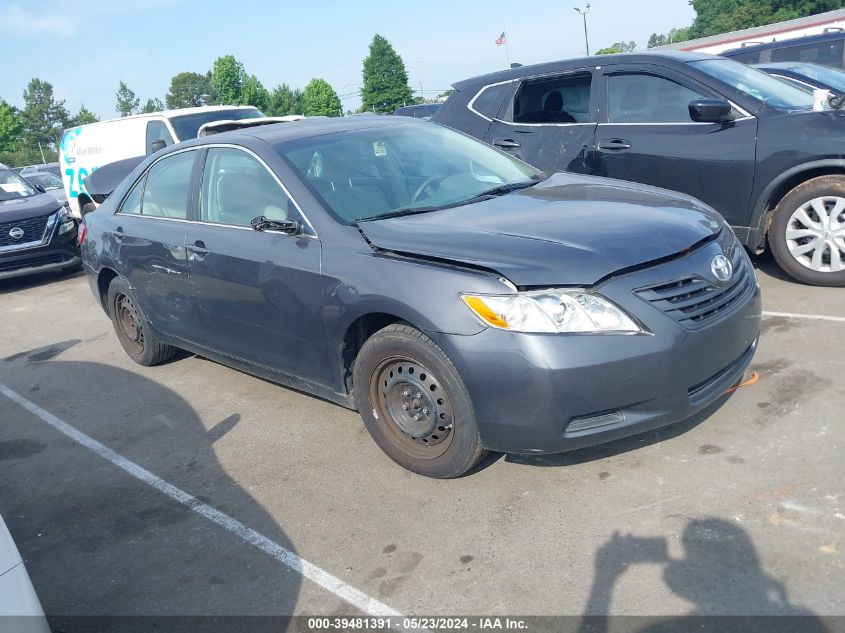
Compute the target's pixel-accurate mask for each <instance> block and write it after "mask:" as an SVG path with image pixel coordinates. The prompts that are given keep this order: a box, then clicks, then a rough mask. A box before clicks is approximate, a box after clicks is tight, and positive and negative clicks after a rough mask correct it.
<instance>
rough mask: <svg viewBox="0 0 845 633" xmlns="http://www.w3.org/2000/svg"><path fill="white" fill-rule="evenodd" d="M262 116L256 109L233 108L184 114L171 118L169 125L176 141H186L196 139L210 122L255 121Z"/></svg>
mask: <svg viewBox="0 0 845 633" xmlns="http://www.w3.org/2000/svg"><path fill="white" fill-rule="evenodd" d="M263 116H264V115H263V114H262V113H261V112H260V111H259V110H257V109H256V108H233V109H232V110H213V111H211V112H200V113H199V114H184V115H182V116H175V117H171V119H170V123H171V124H172V125H173V129H174V130H176V136H178V137H179V139H178V140H180V141H186V140H188V139H189V138H196V137H197V132H198V131H199V129H200V128H201V127H202V126H203V125H205V124H206V123H211V122H212V121H240V120H241V119H257V118H259V117H263Z"/></svg>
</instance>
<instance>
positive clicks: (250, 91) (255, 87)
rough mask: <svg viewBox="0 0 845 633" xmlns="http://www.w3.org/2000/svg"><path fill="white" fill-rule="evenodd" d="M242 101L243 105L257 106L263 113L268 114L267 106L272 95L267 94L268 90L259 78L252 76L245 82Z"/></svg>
mask: <svg viewBox="0 0 845 633" xmlns="http://www.w3.org/2000/svg"><path fill="white" fill-rule="evenodd" d="M241 99H242V101H241V103H243V104H245V105H251V106H255V107H256V108H258V109H259V110H261V111H262V112H265V113H266V110H267V105H268V103H269V101H270V93H269V92H267V88H265V87H264V85H263V84H262V83H261V82H260V81H258V77H256V76H255V75H250V76H249V77H247V78H246V79H245V80H244V83H243V87H242V91H241Z"/></svg>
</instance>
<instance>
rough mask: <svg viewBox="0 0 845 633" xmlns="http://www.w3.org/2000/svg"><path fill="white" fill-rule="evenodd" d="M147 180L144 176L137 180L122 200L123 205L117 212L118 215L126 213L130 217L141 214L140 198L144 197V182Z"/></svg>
mask: <svg viewBox="0 0 845 633" xmlns="http://www.w3.org/2000/svg"><path fill="white" fill-rule="evenodd" d="M146 180H147V176H146V174H144V175H143V176H142V177H141V178H139V179H138V182H136V183H135V186H134V187H132V190H131V191H130V192H129V195H127V196H126V197H125V198H124V199H123V204H121V205H120V208H119V209H118V210H117V212H118V213H128V214H130V215H139V214H140V213H141V198H142V197H143V195H144V182H145V181H146Z"/></svg>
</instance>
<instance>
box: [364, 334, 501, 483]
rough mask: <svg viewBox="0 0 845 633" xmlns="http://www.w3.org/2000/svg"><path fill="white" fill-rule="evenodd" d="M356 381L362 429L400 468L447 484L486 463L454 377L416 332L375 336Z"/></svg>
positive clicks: (468, 407)
mask: <svg viewBox="0 0 845 633" xmlns="http://www.w3.org/2000/svg"><path fill="white" fill-rule="evenodd" d="M353 381H354V384H355V404H356V405H357V407H358V411H359V412H360V414H361V418H362V419H363V420H364V425H365V426H366V427H367V430H368V431H369V432H370V435H372V437H373V439H374V440H375V442H376V444H378V445H379V447H380V448H381V449H382V450H383V451H384V452H385V453H387V455H388V456H389V457H390V458H391V459H393V461H395V462H396V463H397V464H399V465H400V466H403V467H405V468H407V469H408V470H411V471H413V472H415V473H418V474H420V475H425V476H427V477H437V478H443V479H445V478H451V477H458V476H459V475H462V474H464V473H465V472H466V471H468V470H469V469H470V468H472V467H473V466H474V465H475V464H477V463H478V462H479V460H481V458H482V457H483V456H484V454H485V451H484V449H483V448H482V446H481V438H480V437H479V435H478V427H477V426H476V423H475V413H474V411H473V408H472V403H471V402H470V398H469V394H468V393H467V390H466V387H465V386H464V383H463V381H462V380H461V378H460V376H459V375H458V371H457V370H456V369H455V366H454V365H452V363H451V362H450V361H449V359H448V358H447V357H446V355H445V354H444V353H443V351H442V350H441V349H440V348H439V347H438V346H437V345H436V344H435V343H434V341H432V340H431V339H430V338H428V337H427V336H426V335H425V334H423V333H422V332H420V331H419V330H416V329H414V328H412V327H410V326H408V325H400V324H394V325H389V326H387V327H386V328H384V329H382V330H379V331H378V332H376V333H375V334H374V335H373V336H371V337H370V338H369V339H368V340H367V341H366V343H364V346H363V347H362V348H361V351H360V352H359V354H358V358H356V360H355V367H354V370H353Z"/></svg>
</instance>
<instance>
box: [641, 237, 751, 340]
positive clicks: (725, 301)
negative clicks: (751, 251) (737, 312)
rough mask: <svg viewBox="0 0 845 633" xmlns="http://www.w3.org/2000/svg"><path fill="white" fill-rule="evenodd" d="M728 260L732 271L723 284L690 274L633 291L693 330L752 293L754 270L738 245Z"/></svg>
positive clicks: (704, 324)
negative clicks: (727, 280) (728, 279)
mask: <svg viewBox="0 0 845 633" xmlns="http://www.w3.org/2000/svg"><path fill="white" fill-rule="evenodd" d="M731 260H732V263H733V269H734V273H733V277H731V279H730V281H729V282H728V283H727V284H724V285H717V284H715V283H713V282H710V281H708V280H706V279H704V278H703V277H699V276H697V275H690V276H688V277H683V278H681V279H678V280H675V281H671V282H666V283H662V284H657V285H654V286H647V287H645V288H640V289H638V290H636V291H635V292H636V293H637V295H638V296H639V297H641V298H642V299H645V300H646V301H648V302H649V303H650V304H651V305H653V306H654V307H655V308H657V309H658V310H661V311H663V312H664V313H666V314H667V315H668V316H670V317H672V318H673V319H674V320H675V321H677V322H678V323H680V324H681V325H683V326H684V327H686V328H688V329H691V330H695V329H698V328H701V327H704V326H706V325H707V324H709V323H710V322H712V321H714V320H715V319H717V318H719V317H720V316H722V315H724V314H727V313H729V312H730V311H731V310H733V309H734V308H735V307H737V306H739V305H741V304H742V302H743V300H744V299H745V298H746V297H747V296H748V295H749V294H750V293H751V292H753V290H754V273H753V272H752V271H751V269H750V267H749V266H748V264H747V263H746V259H745V257H743V254H742V249H741V248H739V247H737V248H735V249H734V253H733V256H732V257H731Z"/></svg>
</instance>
